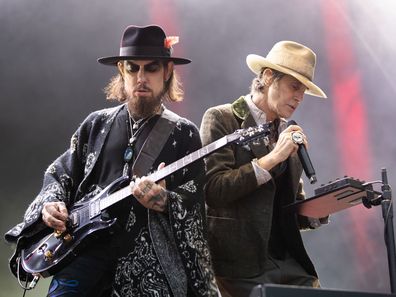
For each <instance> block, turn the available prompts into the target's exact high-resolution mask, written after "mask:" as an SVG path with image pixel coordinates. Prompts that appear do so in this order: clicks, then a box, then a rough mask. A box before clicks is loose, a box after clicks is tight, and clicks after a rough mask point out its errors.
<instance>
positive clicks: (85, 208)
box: [20, 124, 270, 277]
mask: <svg viewBox="0 0 396 297" xmlns="http://www.w3.org/2000/svg"><path fill="white" fill-rule="evenodd" d="M269 125H270V124H266V125H261V126H257V127H250V128H248V129H240V130H236V131H235V132H234V133H232V134H229V135H226V136H224V137H222V138H220V139H219V140H217V141H215V142H213V143H211V144H208V145H206V146H204V147H203V148H201V149H199V150H197V151H195V152H193V153H191V154H189V155H187V156H185V157H184V158H182V159H180V160H178V161H175V162H173V163H171V164H170V165H168V166H166V167H164V168H162V169H160V170H158V171H156V172H154V173H152V174H150V175H149V176H148V177H149V178H150V179H151V180H153V181H154V182H158V181H160V180H162V179H164V178H165V177H167V176H169V175H170V174H172V173H174V172H176V171H177V170H179V169H182V168H184V167H185V166H187V165H189V164H191V163H193V162H195V161H197V160H199V159H201V158H203V157H205V156H207V155H209V154H211V153H213V152H215V151H216V150H218V149H220V148H222V147H224V146H226V145H229V144H233V143H235V144H239V145H241V144H242V145H244V144H247V143H249V142H252V141H255V140H258V139H259V138H264V137H266V136H268V135H269V134H270V129H269ZM130 182H131V181H130V180H129V179H128V178H127V177H121V178H119V179H117V180H115V181H114V182H112V183H111V184H110V185H109V186H107V187H106V188H105V189H104V190H102V191H101V192H100V193H99V194H97V195H96V196H95V197H93V198H91V199H90V200H89V201H85V202H80V203H76V204H75V205H73V207H71V209H69V221H68V223H67V231H66V232H64V233H59V232H57V231H55V232H52V231H53V230H52V229H50V228H47V229H46V233H44V234H38V236H35V237H33V238H32V239H31V240H30V239H29V240H28V242H27V244H26V245H25V246H24V248H23V249H22V250H21V256H20V261H21V264H22V267H23V269H24V270H25V271H26V272H27V273H31V274H33V275H40V276H43V277H47V276H50V275H53V274H54V273H56V272H57V271H59V270H60V269H61V268H62V267H64V266H65V265H66V264H68V263H69V261H70V260H72V259H73V257H75V256H76V255H77V254H78V253H79V251H80V250H81V249H82V248H83V247H84V246H86V245H87V243H88V242H89V239H92V238H94V237H96V236H99V235H100V234H101V233H103V232H105V231H106V232H109V230H111V228H110V227H111V226H112V225H113V224H114V223H115V222H116V220H117V219H115V218H114V219H106V218H104V215H102V212H103V211H104V210H105V209H106V208H108V207H110V206H111V205H114V204H115V203H117V202H119V201H121V200H122V199H124V198H126V197H129V196H131V186H130ZM83 200H84V199H83Z"/></svg>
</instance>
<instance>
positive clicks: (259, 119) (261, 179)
mask: <svg viewBox="0 0 396 297" xmlns="http://www.w3.org/2000/svg"><path fill="white" fill-rule="evenodd" d="M245 101H246V103H247V105H248V107H249V110H250V113H251V115H252V116H253V119H254V121H255V122H256V124H257V125H262V124H265V123H266V122H267V115H266V114H265V113H264V111H262V110H261V109H260V108H258V107H257V106H256V104H254V102H253V100H252V95H250V94H249V95H246V96H245ZM286 127H287V123H286V120H285V119H283V118H281V119H280V123H279V128H278V132H279V133H281V132H282V131H283V130H284V129H286ZM270 148H271V149H273V147H270ZM252 165H253V170H254V173H255V175H256V179H257V184H258V185H259V186H261V185H262V184H265V183H266V182H268V181H269V180H271V179H272V176H271V174H270V173H269V172H268V170H266V169H264V168H261V167H260V166H259V165H258V164H257V162H256V160H253V161H252Z"/></svg>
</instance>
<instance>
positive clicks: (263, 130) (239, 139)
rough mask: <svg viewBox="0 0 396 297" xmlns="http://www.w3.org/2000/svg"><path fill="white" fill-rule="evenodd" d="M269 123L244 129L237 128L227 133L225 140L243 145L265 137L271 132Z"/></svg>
mask: <svg viewBox="0 0 396 297" xmlns="http://www.w3.org/2000/svg"><path fill="white" fill-rule="evenodd" d="M270 125H271V124H270V123H268V124H263V125H258V126H255V127H249V128H246V129H238V130H236V131H235V132H234V133H232V134H229V135H227V142H228V143H236V144H239V145H245V144H248V143H250V142H252V141H256V140H259V139H262V138H265V137H267V136H268V135H269V134H270V133H271V130H270Z"/></svg>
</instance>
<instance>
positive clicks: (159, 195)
mask: <svg viewBox="0 0 396 297" xmlns="http://www.w3.org/2000/svg"><path fill="white" fill-rule="evenodd" d="M164 167H165V163H163V162H162V163H161V164H160V165H159V166H158V170H160V169H162V168H164ZM130 186H131V190H132V195H133V196H134V197H136V199H137V201H139V202H140V204H142V205H143V206H144V207H146V208H150V209H153V210H155V211H159V212H164V211H166V206H167V204H168V195H167V193H166V182H165V179H163V180H161V181H159V182H158V183H155V182H153V181H152V180H150V179H149V178H148V177H147V176H143V177H142V178H138V179H136V180H135V181H132V182H131V184H130Z"/></svg>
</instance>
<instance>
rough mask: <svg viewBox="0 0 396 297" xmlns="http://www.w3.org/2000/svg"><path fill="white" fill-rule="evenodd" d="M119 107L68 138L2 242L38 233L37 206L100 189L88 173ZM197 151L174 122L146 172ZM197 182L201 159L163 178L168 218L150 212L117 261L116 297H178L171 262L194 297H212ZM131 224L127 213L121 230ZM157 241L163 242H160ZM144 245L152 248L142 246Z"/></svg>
mask: <svg viewBox="0 0 396 297" xmlns="http://www.w3.org/2000/svg"><path fill="white" fill-rule="evenodd" d="M121 108H122V106H117V107H114V108H109V109H104V110H100V111H96V112H93V113H91V114H90V115H89V116H88V117H87V118H86V119H85V120H84V121H83V123H82V124H81V125H80V127H79V128H78V130H77V131H76V132H75V134H73V136H72V138H71V141H70V148H69V149H68V150H67V151H66V152H65V153H64V154H62V155H61V156H60V157H59V158H58V159H56V160H55V161H54V162H53V163H52V164H51V165H50V166H49V167H48V169H47V170H46V172H45V175H44V181H43V187H42V189H41V191H40V193H39V194H38V195H37V197H36V198H35V199H34V200H33V202H32V203H31V205H30V206H29V207H28V209H27V211H26V213H25V216H24V219H23V222H21V223H19V224H18V225H16V226H15V227H13V228H12V229H11V230H9V231H8V232H7V233H6V235H5V238H6V240H7V241H9V242H14V243H16V242H17V241H18V239H20V238H23V237H30V236H32V235H34V234H36V233H37V232H39V231H40V230H42V229H43V228H44V224H43V223H42V221H41V210H42V207H43V203H45V202H47V201H63V202H65V204H66V205H67V206H71V205H73V204H74V203H76V202H77V201H79V200H81V199H84V200H89V199H90V198H91V197H93V196H94V194H96V193H98V191H100V190H101V189H100V188H99V187H98V186H96V185H91V184H90V174H91V172H92V169H93V168H94V167H95V164H96V161H97V160H98V157H99V155H100V152H101V151H102V147H103V145H104V142H105V140H106V136H107V135H108V133H109V131H110V129H111V126H112V123H113V121H114V119H115V117H116V116H117V114H118V113H119V111H120V110H121ZM200 147H201V142H200V137H199V132H198V129H197V128H196V126H195V125H194V124H193V123H191V122H190V121H188V120H186V119H184V118H180V117H179V118H178V121H177V124H176V126H175V128H174V130H173V131H172V133H171V135H170V137H169V139H168V142H167V143H166V145H165V146H164V149H163V151H162V152H161V153H160V156H159V157H158V162H157V161H156V162H155V163H154V164H153V167H152V168H151V169H150V171H154V170H155V169H156V168H157V166H158V165H159V162H162V161H163V162H165V164H171V163H172V162H174V161H176V160H177V159H180V158H182V157H184V156H185V155H186V154H187V153H188V152H192V151H195V150H197V149H199V148H200ZM203 181H204V163H203V161H202V160H200V161H197V162H195V163H193V164H192V165H191V166H189V167H188V168H186V169H185V170H179V171H177V172H176V173H174V174H172V175H171V176H169V177H168V178H167V179H166V182H167V189H168V190H169V192H168V197H169V206H168V215H167V216H166V218H165V219H164V218H163V217H161V218H160V214H158V213H156V212H154V211H151V210H150V211H149V212H148V213H149V215H148V221H149V222H148V223H149V226H148V228H147V229H142V230H141V233H140V234H141V236H138V237H136V238H135V241H136V244H137V245H136V248H135V249H133V250H132V251H131V252H130V253H129V254H128V255H126V256H124V257H123V258H120V261H119V265H117V267H116V271H117V273H116V276H115V282H119V284H122V288H123V289H122V292H124V293H122V294H121V296H132V294H133V293H134V292H136V290H141V292H144V293H141V296H167V294H168V293H167V292H170V288H172V289H171V290H172V294H173V296H182V295H181V294H180V291H178V290H177V287H178V285H177V284H178V282H179V279H178V276H177V273H176V272H175V273H170V272H172V269H173V268H172V267H173V266H174V262H175V261H172V259H175V258H178V259H180V263H181V264H180V265H181V267H182V268H184V272H183V273H184V274H185V276H186V277H187V281H188V283H189V284H191V286H192V289H193V291H194V293H195V295H196V296H217V295H218V290H217V287H216V284H215V282H214V277H213V272H212V269H211V262H210V256H209V251H208V247H207V243H206V237H205V236H206V234H205V232H204V229H205V227H206V226H205V224H206V223H205V222H206V217H205V207H204V198H203V197H204V196H203ZM161 215H162V214H161ZM133 225H134V213H133V210H131V212H130V214H129V217H128V220H127V224H126V226H125V228H126V229H128V228H133ZM163 238H166V239H167V240H165V242H164V240H163ZM150 240H151V242H152V244H151V245H147V243H149V241H150ZM18 242H19V241H18ZM173 247H174V248H173ZM19 249H20V247H19V245H17V247H16V253H15V255H14V257H13V258H11V260H10V267H11V270H12V271H13V272H14V274H15V269H16V264H15V258H16V256H17V255H18V252H19ZM163 250H168V251H169V253H168V255H163V254H161V253H162V251H163ZM155 253H157V255H156V256H155ZM172 253H174V254H172ZM138 255H140V256H142V258H140V256H138ZM148 263H150V265H151V264H152V266H151V267H152V269H151V270H150V271H145V272H143V271H139V266H140V265H143V264H145V265H146V264H148ZM161 275H162V276H163V275H166V278H167V279H163V277H162V276H161ZM133 277H137V278H138V279H140V282H139V283H138V282H132V281H125V280H129V279H132V278H133ZM165 283H168V285H165ZM168 286H170V287H168ZM134 296H140V295H139V294H137V295H134Z"/></svg>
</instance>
